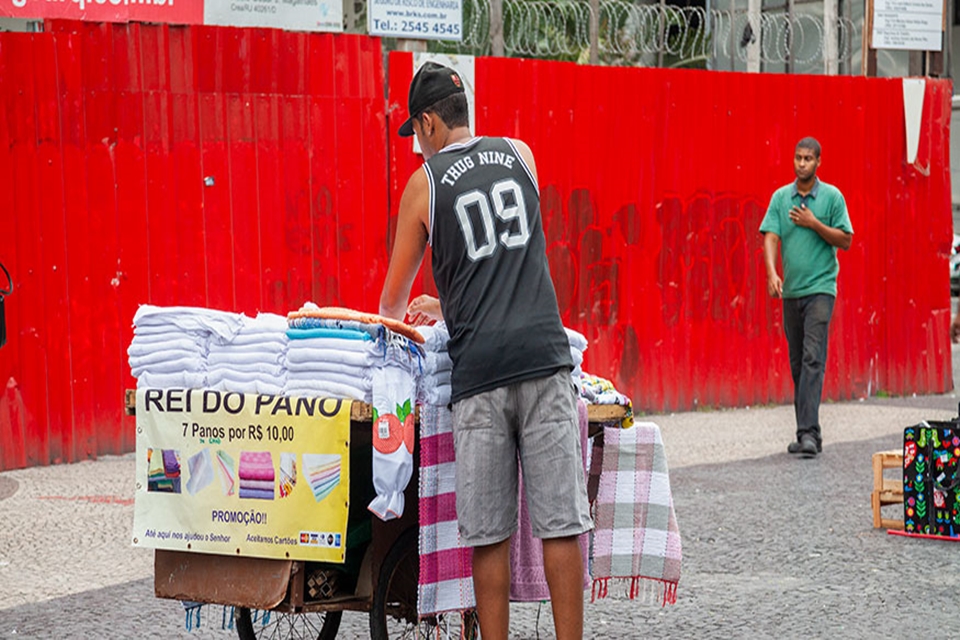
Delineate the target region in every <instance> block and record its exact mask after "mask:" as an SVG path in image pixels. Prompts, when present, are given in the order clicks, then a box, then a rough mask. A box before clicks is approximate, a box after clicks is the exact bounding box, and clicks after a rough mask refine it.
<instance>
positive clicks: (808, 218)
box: [790, 204, 817, 229]
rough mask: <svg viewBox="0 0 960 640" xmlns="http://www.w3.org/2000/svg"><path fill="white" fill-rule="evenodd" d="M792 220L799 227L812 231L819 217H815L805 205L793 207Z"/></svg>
mask: <svg viewBox="0 0 960 640" xmlns="http://www.w3.org/2000/svg"><path fill="white" fill-rule="evenodd" d="M790 219H791V220H792V221H793V224H795V225H797V226H798V227H807V228H808V229H812V228H813V226H814V225H815V224H816V223H817V216H815V215H813V211H811V210H810V209H809V208H808V207H807V205H805V204H801V205H800V206H799V207H791V208H790Z"/></svg>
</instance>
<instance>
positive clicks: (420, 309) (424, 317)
mask: <svg viewBox="0 0 960 640" xmlns="http://www.w3.org/2000/svg"><path fill="white" fill-rule="evenodd" d="M439 320H443V313H442V312H441V311H440V300H438V299H437V298H434V297H433V296H428V295H426V294H423V295H419V296H417V297H416V298H414V299H413V300H411V301H410V304H409V305H408V306H407V324H409V325H412V326H414V327H422V326H424V325H429V324H433V323H434V322H437V321H439Z"/></svg>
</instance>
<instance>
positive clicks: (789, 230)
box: [760, 178, 853, 298]
mask: <svg viewBox="0 0 960 640" xmlns="http://www.w3.org/2000/svg"><path fill="white" fill-rule="evenodd" d="M800 203H805V204H806V205H807V208H809V209H810V210H811V211H812V212H813V215H815V216H817V219H818V220H820V222H822V223H823V224H825V225H827V226H828V227H834V228H835V229H842V230H843V231H846V232H847V233H853V226H852V225H851V224H850V216H849V215H847V204H846V202H844V200H843V194H842V193H840V190H839V189H837V188H836V187H834V186H833V185H830V184H827V183H826V182H821V181H820V179H819V178H817V180H816V181H815V182H814V185H813V189H812V190H811V191H810V193H809V194H807V195H806V196H801V195H800V194H799V193H797V183H796V181H794V182H793V183H791V184H788V185H786V186H783V187H780V188H779V189H777V190H776V191H774V192H773V197H771V198H770V207H769V208H768V209H767V215H765V216H764V217H763V222H761V223H760V233H775V234H777V235H778V236H780V256H781V258H782V261H783V297H784V298H802V297H804V296H810V295H813V294H815V293H826V294H830V295H832V296H836V295H837V275H838V274H839V273H840V264H839V262H837V248H836V247H834V246H832V245H831V244H829V243H828V242H827V241H826V240H824V239H823V238H821V237H820V235H819V234H818V233H817V232H816V231H814V230H813V229H807V228H805V227H798V226H797V225H796V224H794V223H793V221H791V220H790V208H791V207H793V206H799V205H800Z"/></svg>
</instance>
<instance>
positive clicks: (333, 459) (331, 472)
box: [303, 453, 342, 502]
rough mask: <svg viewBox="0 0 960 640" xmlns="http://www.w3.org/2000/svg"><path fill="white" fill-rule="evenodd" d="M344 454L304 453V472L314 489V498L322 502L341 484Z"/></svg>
mask: <svg viewBox="0 0 960 640" xmlns="http://www.w3.org/2000/svg"><path fill="white" fill-rule="evenodd" d="M341 462H342V456H340V455H339V454H336V453H305V454H303V474H304V476H306V478H307V482H308V483H309V484H310V490H311V491H313V498H314V499H315V500H316V501H317V502H320V501H321V500H323V499H324V498H326V497H327V496H329V495H330V494H331V493H332V492H333V490H334V489H336V488H337V485H339V484H340V467H341Z"/></svg>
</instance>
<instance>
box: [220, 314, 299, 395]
mask: <svg viewBox="0 0 960 640" xmlns="http://www.w3.org/2000/svg"><path fill="white" fill-rule="evenodd" d="M241 320H242V324H241V327H240V330H239V331H238V332H237V334H236V335H235V336H233V337H232V338H230V339H229V340H225V339H219V338H218V339H214V340H212V341H211V342H210V350H209V352H208V353H207V385H208V386H209V387H210V388H211V389H217V390H219V391H236V392H239V393H260V394H265V395H280V394H281V393H282V392H283V385H284V383H285V382H286V376H287V372H286V369H285V366H284V365H285V361H286V352H287V342H288V339H287V319H286V318H285V317H283V316H279V315H276V314H273V313H260V314H258V315H257V317H256V318H249V317H247V316H241Z"/></svg>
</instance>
